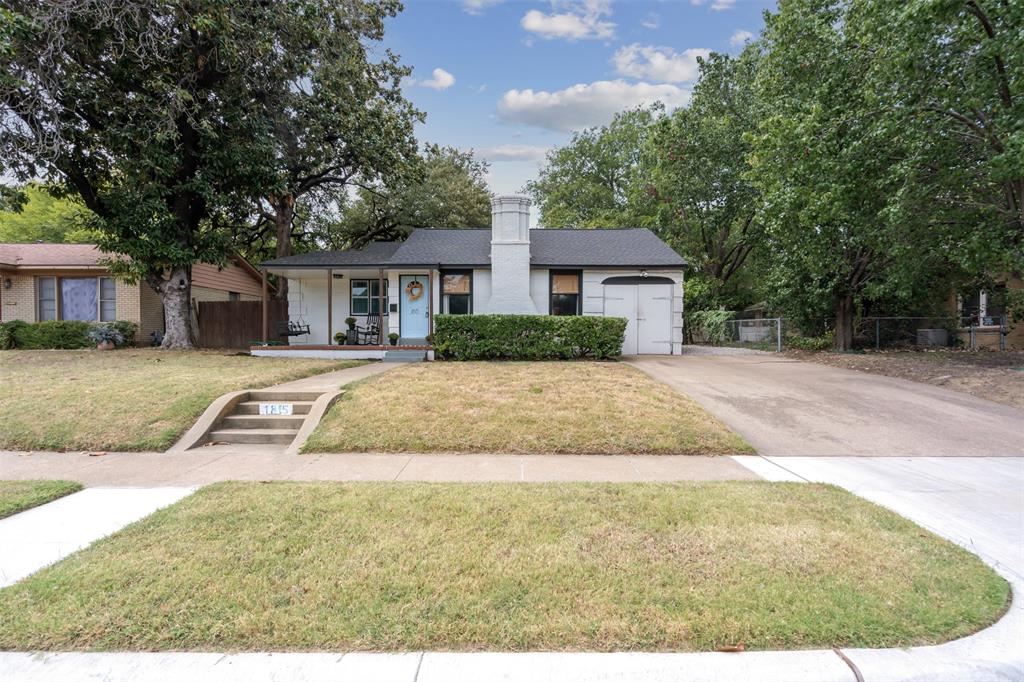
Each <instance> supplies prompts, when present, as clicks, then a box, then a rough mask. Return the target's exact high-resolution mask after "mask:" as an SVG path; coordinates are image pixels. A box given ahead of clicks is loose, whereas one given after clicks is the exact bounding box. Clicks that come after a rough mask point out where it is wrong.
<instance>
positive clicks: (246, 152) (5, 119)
mask: <svg viewBox="0 0 1024 682" xmlns="http://www.w3.org/2000/svg"><path fill="white" fill-rule="evenodd" d="M399 8H400V5H399V3H398V2H397V0H348V1H346V2H334V1H332V0H289V2H281V3H243V2H229V3H225V2H220V1H219V0H123V1H122V2H118V3H81V2H77V0H51V1H50V2H46V3H37V2H29V1H25V0H12V2H9V3H6V9H5V10H4V11H3V12H0V37H2V40H0V44H2V45H3V46H4V47H5V49H3V50H2V51H0V66H2V67H3V68H2V69H0V128H2V130H0V132H2V135H0V164H2V170H4V171H6V172H7V173H9V174H13V175H14V176H15V177H16V178H18V179H19V180H22V181H27V180H30V179H33V178H45V179H46V180H48V181H51V182H53V183H56V184H60V185H61V186H62V187H63V188H64V189H66V190H67V191H68V192H69V193H74V194H76V195H77V196H78V197H80V198H81V200H82V202H83V204H84V205H85V206H86V207H88V208H89V209H90V210H92V211H93V212H94V213H95V214H96V215H97V216H98V217H99V218H100V220H101V221H102V223H101V225H102V234H101V238H100V240H99V243H100V246H101V247H103V248H104V249H105V250H107V251H110V252H113V253H116V254H122V255H124V256H127V257H128V258H121V259H118V260H117V261H116V262H114V263H113V264H112V266H113V267H115V268H117V269H118V270H119V271H120V272H121V273H122V275H124V276H126V277H134V278H142V279H144V280H145V281H146V282H148V283H149V285H150V286H152V287H153V288H154V289H155V290H157V291H158V292H159V293H160V294H161V298H162V300H163V303H164V311H165V326H166V334H165V336H164V346H165V347H190V346H191V345H192V326H191V309H190V306H189V292H190V287H191V267H192V264H193V263H195V262H209V263H220V262H223V261H224V259H225V258H226V257H227V254H228V253H229V250H230V246H231V242H230V236H231V234H232V233H233V232H234V228H235V227H236V226H237V224H238V222H239V220H241V219H242V217H244V216H247V215H251V214H252V206H253V205H254V204H255V202H256V201H257V199H258V198H259V197H266V196H268V189H270V190H277V191H281V190H284V189H285V187H284V185H285V184H286V183H285V182H284V181H283V179H282V174H281V167H282V166H281V164H279V163H277V161H278V160H279V159H280V158H281V149H282V145H281V137H280V136H279V135H277V134H276V133H277V132H278V128H277V126H278V125H279V124H280V123H281V121H282V115H281V108H282V106H285V105H289V104H294V101H295V100H294V98H290V97H288V96H287V93H290V92H292V90H293V89H303V88H307V89H309V88H312V89H314V90H315V89H316V88H317V87H319V86H320V85H321V84H322V81H318V80H316V78H315V77H313V76H311V72H313V71H314V66H315V67H316V69H317V70H318V71H317V73H325V72H331V70H332V69H337V70H338V71H339V72H344V73H347V74H349V75H351V74H352V73H353V72H356V71H359V70H360V69H362V68H363V65H362V64H361V63H360V62H361V60H362V61H365V54H366V53H365V52H356V51H353V50H352V49H351V48H352V46H354V45H357V44H361V43H362V41H364V40H366V41H373V40H374V39H375V38H377V37H379V34H380V26H381V22H382V21H383V17H385V16H389V15H392V14H394V13H395V12H397V11H398V9H399ZM325 32H341V33H345V34H346V40H344V41H342V40H340V39H339V42H344V43H345V44H346V45H347V46H348V49H347V50H339V51H335V52H331V53H329V52H326V51H325V52H322V53H315V54H314V55H311V54H310V53H308V52H307V51H306V49H307V48H308V47H309V46H310V45H311V44H314V45H315V44H320V42H327V41H326V39H325V38H324V37H323V34H324V33H325ZM313 57H316V58H317V59H324V60H331V59H333V60H334V61H333V62H332V63H331V64H324V63H320V62H316V61H315V59H314V58H313ZM385 62H386V66H384V67H381V68H382V69H383V72H387V73H390V74H391V75H393V76H394V78H395V79H397V78H398V77H399V76H400V75H401V74H400V70H399V71H395V70H394V69H397V68H398V67H397V65H396V64H395V60H394V59H393V58H391V57H390V56H389V57H388V58H386V59H385ZM366 68H368V69H369V71H370V72H371V73H374V71H373V68H372V67H366ZM365 80H366V79H365V78H364V81H363V82H365ZM333 83H334V84H335V85H336V86H337V87H339V88H349V87H351V88H357V89H358V88H360V87H362V86H361V85H360V83H358V82H351V81H349V80H348V78H347V77H345V76H341V77H339V78H338V79H337V80H335V81H333ZM337 95H338V93H324V97H325V98H327V99H330V98H331V97H335V96H337ZM369 99H370V100H373V96H370V97H369ZM333 103H334V102H332V104H333ZM357 116H358V114H357ZM367 123H369V121H367ZM348 142H349V143H350V144H352V145H356V146H358V144H359V141H358V140H349V141H348ZM328 172H333V170H331V171H328Z"/></svg>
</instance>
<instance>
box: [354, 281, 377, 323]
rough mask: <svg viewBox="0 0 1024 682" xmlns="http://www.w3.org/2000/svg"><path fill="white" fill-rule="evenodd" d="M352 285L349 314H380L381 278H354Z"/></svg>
mask: <svg viewBox="0 0 1024 682" xmlns="http://www.w3.org/2000/svg"><path fill="white" fill-rule="evenodd" d="M351 287H352V288H351V300H350V301H349V309H348V310H349V315H379V314H380V280H379V279H353V280H351Z"/></svg>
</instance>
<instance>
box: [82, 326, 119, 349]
mask: <svg viewBox="0 0 1024 682" xmlns="http://www.w3.org/2000/svg"><path fill="white" fill-rule="evenodd" d="M89 340H90V341H92V342H93V343H95V344H96V350H114V347H115V346H119V345H121V344H122V343H124V336H123V335H122V334H121V332H119V331H117V330H116V329H114V328H113V327H93V328H92V329H90V330H89Z"/></svg>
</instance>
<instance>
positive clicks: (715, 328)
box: [687, 310, 734, 346]
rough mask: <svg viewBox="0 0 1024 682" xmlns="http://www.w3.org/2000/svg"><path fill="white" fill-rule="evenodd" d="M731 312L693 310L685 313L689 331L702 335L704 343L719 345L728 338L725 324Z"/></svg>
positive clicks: (730, 318) (731, 316) (730, 317)
mask: <svg viewBox="0 0 1024 682" xmlns="http://www.w3.org/2000/svg"><path fill="white" fill-rule="evenodd" d="M733 314H734V313H733V312H732V311H729V310H694V311H692V312H690V313H688V314H687V318H688V320H687V321H688V322H689V324H690V325H691V332H690V333H691V334H692V335H697V336H700V337H702V338H703V340H704V341H705V342H706V343H710V344H712V345H714V346H719V345H721V344H723V343H725V342H726V341H728V340H729V334H728V332H729V330H728V328H727V326H726V325H727V323H728V322H729V321H730V320H732V318H733Z"/></svg>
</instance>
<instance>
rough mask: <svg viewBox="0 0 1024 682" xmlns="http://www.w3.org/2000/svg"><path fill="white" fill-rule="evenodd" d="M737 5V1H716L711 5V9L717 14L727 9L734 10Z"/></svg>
mask: <svg viewBox="0 0 1024 682" xmlns="http://www.w3.org/2000/svg"><path fill="white" fill-rule="evenodd" d="M735 4H736V0H715V1H714V2H712V3H711V9H713V10H714V11H716V12H721V11H722V10H725V9H732V6H733V5H735Z"/></svg>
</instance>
